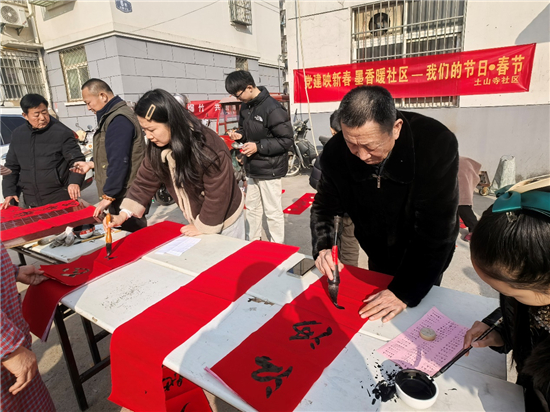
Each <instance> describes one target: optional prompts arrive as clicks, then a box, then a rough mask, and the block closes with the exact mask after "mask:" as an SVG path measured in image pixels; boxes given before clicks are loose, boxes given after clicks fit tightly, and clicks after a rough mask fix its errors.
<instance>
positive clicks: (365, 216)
mask: <svg viewBox="0 0 550 412" xmlns="http://www.w3.org/2000/svg"><path fill="white" fill-rule="evenodd" d="M398 117H399V118H400V119H403V127H402V129H401V133H400V135H399V138H398V139H397V140H396V142H395V146H394V148H393V150H392V152H391V155H390V156H389V157H388V158H387V161H386V162H385V164H384V167H383V170H382V171H381V172H380V177H379V179H380V180H379V182H380V183H379V185H378V184H377V183H378V182H377V180H378V179H377V177H378V176H377V174H376V172H377V170H376V169H375V167H373V166H370V165H367V164H366V163H365V162H363V161H362V160H361V159H359V158H358V157H357V156H355V155H354V154H352V153H351V151H350V150H349V149H348V147H347V145H346V142H345V141H344V137H343V135H342V132H340V133H338V134H336V135H334V137H333V138H332V139H330V140H329V141H328V143H327V144H326V146H325V149H324V150H323V160H322V168H323V173H322V176H321V180H320V181H319V184H318V186H317V194H316V195H315V200H314V201H313V205H312V208H311V236H312V243H313V253H312V254H313V256H314V257H315V258H316V257H317V256H318V255H319V251H321V250H323V249H330V248H331V247H332V239H333V234H331V232H332V233H333V232H334V227H333V226H334V224H333V222H334V216H335V215H339V216H342V215H343V214H344V213H347V214H348V215H349V216H350V217H351V219H352V220H353V223H354V225H355V237H356V238H357V240H358V241H359V244H360V246H361V248H362V249H363V250H364V251H365V252H366V253H367V255H368V257H369V269H370V270H374V271H377V272H381V273H386V274H388V275H392V276H394V279H393V281H392V282H391V283H390V285H389V290H391V291H392V292H393V293H394V294H395V295H396V296H397V297H398V298H399V299H401V300H402V301H403V302H405V303H406V304H407V305H408V306H411V307H412V306H416V305H418V303H419V302H420V301H421V300H422V298H423V297H424V296H425V295H426V294H427V293H428V292H429V290H430V288H431V287H432V286H433V285H434V284H438V283H439V282H440V280H441V276H442V274H443V272H444V271H445V269H446V268H447V266H448V265H449V263H450V260H451V258H452V255H453V252H454V249H455V241H456V237H457V234H458V217H457V209H458V182H457V174H458V143H457V140H456V137H455V136H454V134H453V133H452V132H451V131H450V130H449V129H447V128H446V127H445V126H444V125H442V124H441V123H440V122H438V121H437V120H435V119H431V118H429V117H426V116H422V115H420V114H417V113H408V112H398Z"/></svg>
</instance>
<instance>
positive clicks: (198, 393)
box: [162, 366, 212, 412]
mask: <svg viewBox="0 0 550 412" xmlns="http://www.w3.org/2000/svg"><path fill="white" fill-rule="evenodd" d="M162 386H163V387H164V394H165V396H166V412H182V411H185V412H205V411H211V410H212V409H211V408H210V404H209V403H208V399H206V395H205V394H204V391H203V390H202V388H201V387H200V386H197V385H195V384H194V383H193V382H191V381H189V380H187V379H185V378H184V377H183V376H181V375H180V374H178V373H176V372H174V371H172V370H170V369H169V368H167V367H166V366H162Z"/></svg>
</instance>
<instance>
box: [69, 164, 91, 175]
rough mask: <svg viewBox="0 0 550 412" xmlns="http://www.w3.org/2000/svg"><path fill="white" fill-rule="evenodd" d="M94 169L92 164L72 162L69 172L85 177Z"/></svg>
mask: <svg viewBox="0 0 550 412" xmlns="http://www.w3.org/2000/svg"><path fill="white" fill-rule="evenodd" d="M93 168H94V162H74V163H73V167H71V169H70V170H71V172H74V173H78V174H81V175H85V174H86V173H88V171H89V170H90V169H93Z"/></svg>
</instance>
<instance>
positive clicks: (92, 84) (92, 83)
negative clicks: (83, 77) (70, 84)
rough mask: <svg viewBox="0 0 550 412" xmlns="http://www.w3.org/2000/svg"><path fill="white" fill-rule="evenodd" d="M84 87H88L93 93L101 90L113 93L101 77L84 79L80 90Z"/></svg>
mask: <svg viewBox="0 0 550 412" xmlns="http://www.w3.org/2000/svg"><path fill="white" fill-rule="evenodd" d="M84 89H88V90H89V91H90V92H92V93H93V94H99V93H101V92H103V93H110V94H113V90H112V89H111V88H110V87H109V85H108V84H107V83H105V82H104V81H103V80H101V79H90V80H88V81H86V83H84V84H83V85H82V87H81V89H80V90H84Z"/></svg>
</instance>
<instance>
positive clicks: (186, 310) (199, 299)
mask: <svg viewBox="0 0 550 412" xmlns="http://www.w3.org/2000/svg"><path fill="white" fill-rule="evenodd" d="M297 250H298V248H297V247H294V246H287V245H281V244H277V243H269V242H261V241H255V242H252V243H250V244H249V245H247V246H245V247H243V248H242V249H240V250H239V251H237V252H236V253H234V254H233V255H231V256H229V257H227V258H226V259H224V260H222V261H221V262H219V263H217V264H216V265H214V266H213V267H211V268H210V269H208V270H206V271H204V272H203V273H201V274H200V275H199V276H197V277H196V278H195V279H193V280H192V281H191V282H190V283H188V284H187V285H185V286H183V287H181V288H180V289H178V290H177V291H175V292H174V293H172V294H171V295H169V296H167V297H166V298H164V299H163V300H161V301H160V302H158V303H157V304H155V305H153V306H151V307H149V308H148V309H146V310H145V311H143V312H142V313H141V314H140V315H138V316H136V317H135V318H133V319H131V320H130V321H128V322H126V323H125V324H123V325H121V326H119V327H118V328H117V329H116V330H115V332H114V333H113V336H112V338H111V380H112V385H113V389H112V393H111V396H110V397H109V400H111V401H112V402H115V403H117V404H119V405H121V406H124V407H125V408H128V409H131V410H133V411H165V410H166V403H165V396H164V393H163V391H162V385H161V379H162V363H163V361H164V359H165V358H166V356H168V355H169V354H170V352H172V351H173V350H174V349H176V348H177V347H178V346H180V345H181V344H182V343H184V342H185V341H186V340H187V339H189V338H190V337H191V336H193V335H194V334H195V333H197V332H198V331H199V330H200V329H201V328H202V327H203V326H205V325H206V324H208V323H209V322H210V321H211V320H212V319H214V318H215V317H216V316H217V315H218V314H220V313H221V312H222V311H223V310H225V309H226V308H227V307H228V306H229V305H230V304H231V303H232V302H233V301H235V300H237V299H238V298H239V297H241V296H242V295H243V294H244V293H245V292H246V291H247V290H248V289H249V288H250V287H251V286H253V285H255V284H256V283H257V282H258V281H260V280H261V279H262V278H264V277H265V276H266V275H267V274H269V273H270V272H271V271H272V270H273V269H275V268H276V267H277V266H278V265H279V264H280V263H282V262H283V261H285V260H286V259H287V258H288V257H290V256H291V255H292V254H294V253H295V252H296V251H297Z"/></svg>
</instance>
